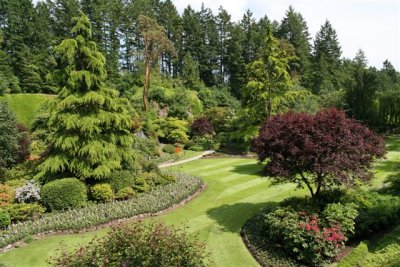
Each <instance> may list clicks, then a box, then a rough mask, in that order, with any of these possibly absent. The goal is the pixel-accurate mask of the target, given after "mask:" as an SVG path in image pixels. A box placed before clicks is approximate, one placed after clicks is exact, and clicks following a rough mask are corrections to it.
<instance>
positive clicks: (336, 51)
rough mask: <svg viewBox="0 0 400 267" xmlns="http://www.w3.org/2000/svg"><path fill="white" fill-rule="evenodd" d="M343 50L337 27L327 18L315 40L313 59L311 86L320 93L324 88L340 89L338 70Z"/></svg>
mask: <svg viewBox="0 0 400 267" xmlns="http://www.w3.org/2000/svg"><path fill="white" fill-rule="evenodd" d="M341 55H342V51H341V47H340V44H339V41H338V37H337V34H336V31H335V29H334V28H333V27H332V25H331V23H330V22H329V21H328V20H326V21H325V23H324V25H322V26H321V29H320V30H319V32H317V34H316V36H315V40H314V46H313V52H312V60H313V74H312V76H313V77H312V82H311V84H312V85H311V87H312V89H313V91H314V92H316V93H318V92H320V91H321V90H322V89H326V88H328V89H338V88H339V86H340V81H339V79H338V75H337V73H338V70H339V67H340V64H341V59H340V57H341Z"/></svg>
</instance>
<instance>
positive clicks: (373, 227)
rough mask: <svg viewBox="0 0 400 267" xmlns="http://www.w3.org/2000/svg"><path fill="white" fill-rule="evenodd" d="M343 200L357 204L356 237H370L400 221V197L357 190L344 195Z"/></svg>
mask: <svg viewBox="0 0 400 267" xmlns="http://www.w3.org/2000/svg"><path fill="white" fill-rule="evenodd" d="M342 202H343V203H354V204H356V205H357V211H358V216H357V218H356V220H355V233H354V237H357V238H362V237H368V236H369V235H370V234H371V233H373V232H376V231H380V230H384V229H388V228H391V227H393V226H396V225H398V224H399V223H400V197H396V196H390V195H381V194H378V193H377V192H364V191H355V192H352V193H349V194H348V195H346V196H344V197H343V198H342Z"/></svg>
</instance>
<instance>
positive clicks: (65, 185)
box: [41, 178, 87, 211]
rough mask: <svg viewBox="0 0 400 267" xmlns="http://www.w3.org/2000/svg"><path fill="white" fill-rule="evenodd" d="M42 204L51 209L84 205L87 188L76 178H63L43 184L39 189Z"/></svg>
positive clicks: (65, 208) (64, 208)
mask: <svg viewBox="0 0 400 267" xmlns="http://www.w3.org/2000/svg"><path fill="white" fill-rule="evenodd" d="M41 198H42V202H43V204H44V205H45V206H46V208H48V209H49V210H51V211H54V210H67V209H74V208H79V207H82V206H85V205H86V202H87V190H86V186H85V184H84V183H83V182H81V181H80V180H78V179H76V178H64V179H60V180H54V181H51V182H49V183H47V184H45V185H44V186H43V188H42V191H41Z"/></svg>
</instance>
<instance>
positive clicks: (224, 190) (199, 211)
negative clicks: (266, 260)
mask: <svg viewBox="0 0 400 267" xmlns="http://www.w3.org/2000/svg"><path fill="white" fill-rule="evenodd" d="M399 143H400V142H399ZM399 143H398V144H399ZM399 147H400V144H399ZM399 147H397V146H396V147H393V148H389V150H392V151H391V152H390V153H389V154H388V159H387V160H385V161H384V162H381V163H379V164H377V166H376V169H375V170H376V176H377V182H378V181H379V183H382V181H383V179H384V177H385V176H387V175H388V174H391V171H393V169H392V168H393V166H394V165H393V166H392V164H391V163H392V162H397V163H398V162H399V160H400V158H399V156H400V154H399V152H397V151H399V150H398V148H399ZM393 150H394V151H393ZM395 151H396V152H395ZM389 163H390V164H389ZM388 164H389V165H390V166H389V165H388ZM393 164H394V163H393ZM171 168H172V169H174V170H177V171H181V172H187V173H190V174H192V175H196V176H200V177H202V178H203V179H204V181H205V183H206V184H207V189H206V190H205V191H204V192H203V193H202V194H201V195H200V196H198V197H197V198H195V199H194V200H192V201H191V202H189V203H188V204H187V205H186V206H184V207H181V208H179V209H176V210H174V211H172V212H170V213H168V214H165V215H163V216H160V217H156V218H154V219H153V220H162V221H165V222H166V223H167V224H171V225H177V226H184V227H186V228H187V231H189V232H191V233H193V234H195V235H197V236H198V238H199V239H201V240H203V241H204V242H206V244H207V248H208V250H209V252H210V259H211V260H212V262H213V265H214V266H222V267H225V266H235V267H240V266H246V267H248V266H258V264H257V262H255V260H254V259H253V257H252V256H251V255H250V253H249V252H248V251H247V249H246V247H245V246H244V244H243V242H242V240H241V237H240V229H241V227H242V225H243V223H244V222H245V221H246V220H247V219H248V218H250V217H251V216H252V215H254V214H256V213H258V212H259V211H260V210H261V209H263V208H264V207H265V206H267V205H274V204H275V203H277V202H279V201H281V200H283V199H284V198H286V197H288V196H293V195H306V194H307V192H306V191H303V190H294V189H295V185H294V184H284V185H271V184H270V182H269V181H268V180H267V179H265V178H260V177H259V176H258V175H257V173H258V172H259V171H260V170H261V166H260V165H259V164H257V162H256V161H255V160H251V159H241V158H214V159H213V158H210V159H201V160H195V161H191V162H188V163H185V164H184V165H178V166H174V167H171ZM105 232H106V229H103V230H100V231H97V232H93V233H85V234H72V235H59V236H52V237H47V238H44V239H41V240H37V241H32V242H31V243H29V244H28V245H26V246H25V247H22V248H17V249H14V250H12V251H10V252H7V253H3V254H1V255H0V263H4V264H5V265H6V266H8V267H13V266H17V267H23V266H29V267H35V266H46V259H48V258H49V257H50V256H53V255H55V253H56V252H57V248H59V247H60V245H59V244H60V242H63V243H64V244H65V245H68V246H71V245H76V244H79V243H84V242H88V240H90V239H92V238H93V237H94V236H95V235H98V236H99V235H104V233H105Z"/></svg>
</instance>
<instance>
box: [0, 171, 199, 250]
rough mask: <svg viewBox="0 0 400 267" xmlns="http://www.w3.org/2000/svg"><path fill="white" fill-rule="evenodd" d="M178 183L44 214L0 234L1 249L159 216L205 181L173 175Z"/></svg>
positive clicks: (183, 175) (184, 175)
mask: <svg viewBox="0 0 400 267" xmlns="http://www.w3.org/2000/svg"><path fill="white" fill-rule="evenodd" d="M174 175H175V177H176V181H175V182H174V183H170V184H167V185H164V186H160V187H157V188H155V189H154V190H152V191H150V192H148V193H145V194H142V195H140V196H137V197H134V198H132V199H130V200H127V201H120V202H110V203H105V204H98V205H92V206H87V207H84V208H81V209H75V210H69V211H65V212H60V213H53V214H45V215H44V216H43V217H42V218H40V219H38V220H35V221H26V222H23V223H18V224H14V225H11V226H10V227H8V229H6V230H4V231H1V232H0V247H5V246H7V245H8V244H12V243H14V242H17V241H20V240H22V239H24V238H26V237H28V236H32V235H35V234H39V233H48V232H52V231H66V230H73V231H78V230H82V229H86V228H90V227H94V226H98V225H101V224H105V223H108V222H110V221H113V220H117V219H123V218H130V217H133V216H135V215H139V214H145V213H156V212H159V211H161V210H164V209H167V208H169V207H171V206H172V205H174V204H178V203H180V202H181V201H182V200H184V199H185V198H187V197H189V196H190V195H192V194H194V193H195V192H196V191H198V190H199V189H200V188H201V187H202V185H203V181H202V180H201V179H200V178H197V177H193V176H189V175H186V174H181V173H179V174H174Z"/></svg>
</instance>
